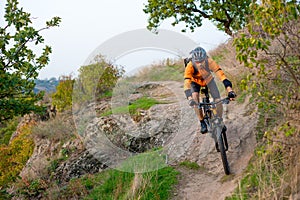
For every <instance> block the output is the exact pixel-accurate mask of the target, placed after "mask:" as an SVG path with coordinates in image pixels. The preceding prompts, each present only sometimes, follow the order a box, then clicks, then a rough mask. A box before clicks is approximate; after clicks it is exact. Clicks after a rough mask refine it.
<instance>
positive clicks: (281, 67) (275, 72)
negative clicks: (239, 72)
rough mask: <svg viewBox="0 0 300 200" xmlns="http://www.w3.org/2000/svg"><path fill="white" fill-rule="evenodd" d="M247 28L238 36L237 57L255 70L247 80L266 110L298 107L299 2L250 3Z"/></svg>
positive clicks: (259, 102) (286, 109) (261, 105)
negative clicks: (251, 11)
mask: <svg viewBox="0 0 300 200" xmlns="http://www.w3.org/2000/svg"><path fill="white" fill-rule="evenodd" d="M251 8H252V10H253V14H252V15H251V23H249V24H248V25H247V28H248V29H247V31H244V33H241V36H240V37H238V38H236V39H235V42H234V44H235V46H236V50H237V58H238V59H239V60H240V61H241V62H243V63H244V64H245V65H246V66H247V67H248V68H249V69H250V70H251V72H252V74H253V76H250V77H248V79H247V80H244V83H248V85H246V89H250V90H251V91H252V92H253V94H254V95H255V98H256V101H257V103H258V105H259V108H261V109H263V111H264V112H274V110H280V111H281V112H282V113H284V114H285V117H287V115H288V110H290V109H296V110H299V108H298V105H297V101H296V99H297V98H298V97H297V96H298V94H299V92H300V90H299V89H300V87H299V86H300V81H299V78H300V68H299V64H300V59H299V54H300V52H299V48H298V47H299V45H300V36H299V27H300V24H299V11H300V6H299V2H295V1H281V0H276V1H263V3H262V4H260V5H258V4H253V5H252V6H251Z"/></svg>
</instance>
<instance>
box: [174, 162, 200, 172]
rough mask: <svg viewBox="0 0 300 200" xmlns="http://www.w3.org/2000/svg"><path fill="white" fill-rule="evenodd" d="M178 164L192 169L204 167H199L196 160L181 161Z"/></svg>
mask: <svg viewBox="0 0 300 200" xmlns="http://www.w3.org/2000/svg"><path fill="white" fill-rule="evenodd" d="M179 166H183V167H186V168H189V169H194V170H200V169H202V170H204V169H205V168H204V167H200V166H199V165H198V164H197V163H196V162H191V161H183V162H181V163H179Z"/></svg>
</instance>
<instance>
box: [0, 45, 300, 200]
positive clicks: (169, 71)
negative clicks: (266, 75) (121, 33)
mask: <svg viewBox="0 0 300 200" xmlns="http://www.w3.org/2000/svg"><path fill="white" fill-rule="evenodd" d="M210 56H211V57H212V58H213V59H215V60H217V61H218V62H219V63H222V69H223V70H224V71H225V73H226V74H227V75H228V77H230V79H231V80H232V81H233V83H234V89H235V90H236V91H237V93H238V98H237V101H235V102H231V103H230V104H229V105H227V107H225V113H224V114H225V116H224V120H225V124H226V126H227V128H228V140H229V151H228V160H229V164H230V168H231V170H232V174H231V175H229V176H225V175H224V172H223V169H222V164H221V159H220V155H219V153H218V152H216V150H215V148H214V143H213V140H212V139H211V138H210V137H209V135H208V134H206V135H202V134H200V133H199V132H200V130H199V124H198V121H197V119H196V117H195V114H194V112H193V110H192V109H191V108H190V107H189V106H188V104H187V101H186V99H185V96H184V93H183V87H182V86H183V83H182V81H180V80H182V73H183V70H184V67H183V63H181V61H179V62H178V61H174V62H170V61H168V62H167V63H166V62H162V63H161V64H160V65H155V66H149V68H147V69H144V70H143V71H141V72H139V73H138V74H137V75H136V76H135V77H128V78H125V79H122V81H119V82H118V83H117V85H116V87H115V88H114V91H113V93H112V94H111V96H107V95H106V96H101V97H99V99H97V101H95V102H89V104H82V105H79V106H78V107H75V110H74V108H73V112H72V111H71V110H65V111H62V112H60V113H58V114H57V115H56V116H55V117H54V118H51V119H49V120H48V121H40V119H39V117H37V116H31V117H25V118H24V119H23V120H22V122H21V123H20V124H19V125H18V127H17V131H16V132H15V133H14V134H13V136H12V138H11V141H10V144H9V145H8V146H7V147H6V146H1V148H2V149H1V150H2V151H1V152H2V153H5V152H6V151H7V150H9V151H10V152H11V154H12V155H13V156H14V155H16V156H15V159H16V161H18V162H19V165H18V168H12V169H14V170H13V171H12V170H10V171H9V170H4V171H3V172H4V173H3V175H4V176H2V179H1V181H2V182H1V183H2V186H1V190H2V192H1V195H2V196H3V198H12V199H82V198H86V199H95V198H96V199H99V198H100V199H140V198H142V199H154V198H155V197H156V198H158V199H174V200H175V199H176V200H177V199H178V200H179V199H189V200H190V199H191V200H193V199H214V200H215V199H225V198H226V199H240V198H239V197H238V196H241V195H247V196H248V195H249V196H250V195H254V199H255V198H256V197H255V195H256V193H255V190H254V189H255V188H257V190H256V191H260V192H262V191H263V190H262V189H261V188H259V187H260V186H261V184H263V185H264V187H265V188H268V187H271V186H273V185H272V184H279V181H276V180H277V179H276V178H278V176H277V174H270V176H271V177H272V178H274V181H273V182H271V186H268V181H266V180H264V179H263V178H262V174H265V173H266V172H265V171H264V169H262V168H260V167H261V166H262V165H265V166H268V163H267V160H265V159H266V158H267V159H269V161H271V165H270V167H272V169H274V170H275V169H276V168H273V167H274V163H273V161H274V162H280V163H281V165H282V166H291V165H292V166H293V167H292V168H291V169H290V168H289V167H284V168H283V169H285V170H284V171H282V172H280V173H281V174H279V175H280V176H281V175H284V178H282V179H278V180H280V181H282V185H278V186H276V187H282V190H285V188H286V187H287V186H286V184H285V183H286V182H285V181H287V180H291V179H289V177H290V176H288V175H289V174H290V173H294V172H295V171H297V169H298V167H299V166H298V164H297V163H293V164H291V163H290V161H289V163H287V162H286V160H285V159H281V160H278V159H280V157H278V154H277V153H276V152H278V149H277V147H276V148H274V146H273V145H274V144H272V143H271V142H270V141H271V140H266V138H265V139H264V140H262V139H261V138H259V137H260V132H261V131H262V130H265V128H267V127H264V129H262V128H261V126H262V123H266V122H269V121H266V120H267V119H268V118H265V117H263V118H262V117H261V115H260V114H261V112H260V111H259V108H258V107H257V106H256V105H255V101H253V98H251V96H252V95H251V94H250V93H247V91H242V90H241V89H240V87H239V86H240V85H239V83H240V82H241V81H240V79H241V76H242V77H243V76H244V75H243V74H244V73H245V72H244V71H243V69H244V68H243V66H241V65H240V64H239V63H238V62H236V61H234V59H233V57H234V56H235V51H234V50H233V49H232V47H231V43H228V44H223V45H221V46H220V47H219V48H218V49H216V50H215V51H213V52H210ZM222 87H223V86H222V84H220V90H222ZM222 95H225V94H224V93H222ZM286 129H287V131H288V130H289V129H288V127H287V128H286ZM293 131H295V132H296V130H293ZM28 134H29V135H31V136H30V137H29V140H24V138H27V137H28V136H27V135H28ZM296 136H297V135H296ZM290 140H291V139H289V138H288V140H287V141H289V142H290ZM265 141H267V142H268V143H267V144H265V143H264V142H265ZM295 141H296V140H295ZM32 144H34V145H32ZM288 144H290V143H288ZM291 147H292V148H293V146H291ZM292 148H291V149H292ZM264 149H268V151H264ZM272 149H273V150H274V151H273V150H272ZM4 150H5V151H4ZM264 153H267V155H266V156H267V157H265V155H264ZM280 153H281V155H285V154H289V153H290V151H289V150H287V149H286V147H283V150H281V151H280ZM291 155H293V154H291ZM0 156H1V157H2V158H4V159H7V160H8V159H10V158H9V157H7V155H6V154H1V155H0ZM3 156H4V157H3ZM259 156H261V157H259ZM291 158H293V159H298V158H299V157H296V156H295V155H293V156H292V157H291ZM20 161H22V162H20ZM5 162H6V160H5V161H4V162H3V163H2V166H1V167H2V168H1V169H5V168H4V165H3V164H4V163H5ZM8 163H9V162H8ZM22 163H23V164H22ZM7 169H9V168H7ZM18 170H19V171H18ZM18 172H21V173H20V174H18ZM271 172H272V171H271ZM274 172H276V173H277V171H274ZM6 174H9V176H10V177H11V178H12V179H13V180H15V181H16V183H15V184H12V183H11V182H10V180H8V179H7V178H6V177H7V176H6ZM249 174H250V175H253V176H249ZM18 176H20V177H21V179H18V178H17V177H18ZM285 177H286V178H287V179H285ZM258 178H260V179H259V181H253V180H257V179H258ZM252 181H253V182H252ZM265 181H266V182H265ZM292 181H294V183H293V187H291V189H290V192H288V194H287V193H284V192H282V193H280V192H279V194H285V195H287V196H291V197H292V198H294V199H295V198H297V196H296V195H297V191H298V190H297V187H298V184H297V177H296V179H295V180H292ZM3 183H4V185H5V184H9V185H10V187H4V185H3ZM258 189H259V190H258ZM285 192H286V191H285Z"/></svg>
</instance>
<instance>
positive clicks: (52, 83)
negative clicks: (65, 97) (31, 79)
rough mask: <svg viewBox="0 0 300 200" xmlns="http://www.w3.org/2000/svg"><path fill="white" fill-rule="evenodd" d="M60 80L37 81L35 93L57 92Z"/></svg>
mask: <svg viewBox="0 0 300 200" xmlns="http://www.w3.org/2000/svg"><path fill="white" fill-rule="evenodd" d="M58 83H59V80H58V79H56V78H54V77H53V78H50V79H42V80H41V79H36V80H35V84H36V85H35V88H34V92H35V93H38V92H40V91H45V92H46V93H51V92H54V91H55V90H56V86H57V85H58Z"/></svg>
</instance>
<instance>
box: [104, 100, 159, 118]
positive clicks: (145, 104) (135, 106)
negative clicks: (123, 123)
mask: <svg viewBox="0 0 300 200" xmlns="http://www.w3.org/2000/svg"><path fill="white" fill-rule="evenodd" d="M161 103H163V102H160V101H158V100H156V99H153V98H149V97H142V98H140V99H137V100H136V101H134V102H132V103H131V104H129V105H128V106H121V107H117V108H113V109H112V110H109V111H106V112H104V113H102V114H101V116H108V115H111V114H113V113H114V114H125V113H129V114H131V115H136V114H137V113H138V110H140V109H141V110H148V109H149V108H151V106H153V105H155V104H161Z"/></svg>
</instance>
